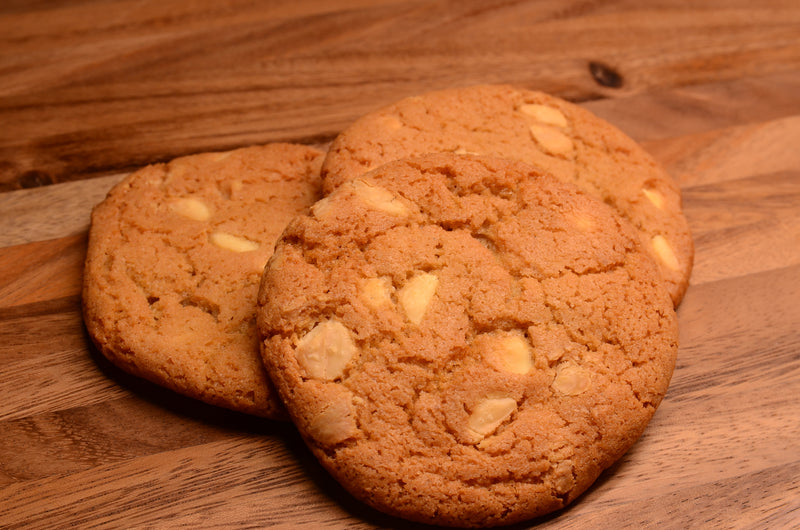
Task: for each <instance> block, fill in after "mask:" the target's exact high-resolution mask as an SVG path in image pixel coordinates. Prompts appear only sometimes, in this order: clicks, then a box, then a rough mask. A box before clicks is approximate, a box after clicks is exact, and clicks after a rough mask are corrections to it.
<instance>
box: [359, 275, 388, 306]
mask: <svg viewBox="0 0 800 530" xmlns="http://www.w3.org/2000/svg"><path fill="white" fill-rule="evenodd" d="M391 292H392V284H391V282H389V279H388V278H367V279H365V280H363V281H362V282H361V291H360V294H361V299H362V300H364V302H366V304H367V305H368V306H370V307H371V308H373V309H378V308H379V307H384V306H387V305H389V304H391V303H392V295H391Z"/></svg>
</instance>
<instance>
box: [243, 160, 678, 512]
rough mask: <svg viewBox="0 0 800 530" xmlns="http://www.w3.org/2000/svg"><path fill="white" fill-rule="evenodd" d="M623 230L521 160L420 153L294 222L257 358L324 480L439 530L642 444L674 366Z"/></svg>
mask: <svg viewBox="0 0 800 530" xmlns="http://www.w3.org/2000/svg"><path fill="white" fill-rule="evenodd" d="M640 245H641V244H640V242H639V240H638V237H637V235H636V233H635V232H634V230H633V228H632V227H631V226H630V225H629V224H628V223H627V222H626V221H625V220H624V219H622V218H621V217H620V216H619V215H617V214H616V213H615V212H614V211H613V210H612V209H611V208H609V207H608V206H606V205H604V204H602V203H600V202H599V201H596V200H594V199H592V198H591V197H589V196H587V195H585V194H583V193H582V192H580V191H578V190H577V188H574V187H572V186H570V185H567V184H564V183H561V182H559V181H557V180H556V179H554V178H552V177H550V176H547V175H543V174H541V173H540V172H539V171H538V170H536V169H534V168H533V167H531V166H528V165H525V164H523V163H520V162H512V161H508V160H503V159H498V158H488V157H471V156H457V155H452V154H437V155H429V156H426V157H422V158H418V159H407V160H402V161H395V162H391V163H389V164H386V165H384V166H382V167H380V168H378V169H376V170H374V171H372V172H370V173H367V174H365V175H363V176H362V177H360V178H358V179H354V180H350V181H348V182H345V183H343V184H342V185H340V186H339V187H338V188H337V189H336V190H335V191H334V192H332V193H331V194H330V195H328V196H327V197H326V198H324V199H322V200H321V201H320V202H318V203H316V204H315V205H314V206H313V207H312V208H311V210H310V211H309V212H308V213H307V214H306V215H302V216H299V217H298V218H296V219H294V220H293V221H292V222H291V223H290V224H289V226H288V227H287V230H286V231H285V232H284V235H283V236H282V238H281V239H280V240H279V242H278V244H277V246H276V252H275V254H274V255H273V257H272V258H271V259H270V262H269V263H268V265H267V268H266V269H265V272H264V276H263V278H262V284H261V289H260V292H259V302H258V303H259V309H258V319H259V328H260V331H261V333H262V336H263V337H264V343H263V348H262V355H263V357H264V362H265V365H266V366H267V369H268V371H269V373H270V375H271V376H272V379H273V381H274V383H275V385H276V388H277V389H278V392H279V394H280V395H281V397H282V398H283V400H284V403H285V404H286V407H287V410H288V411H289V414H290V416H291V418H292V419H293V421H294V422H295V424H296V425H297V427H298V429H299V430H300V432H301V433H302V435H303V437H304V439H305V441H306V443H307V444H308V446H309V447H310V448H311V450H312V452H313V453H314V454H315V455H316V457H317V458H318V459H319V460H320V462H321V463H322V464H323V466H324V467H325V468H326V469H328V470H329V471H330V472H331V473H332V475H333V476H334V477H335V478H336V479H337V480H338V481H339V482H340V483H342V484H343V485H344V486H345V487H346V488H347V489H348V490H349V491H350V492H351V493H352V494H353V495H354V496H356V497H357V498H359V499H361V500H363V501H364V502H366V503H368V504H370V505H372V506H373V507H375V508H377V509H379V510H382V511H384V512H387V513H390V514H393V515H397V516H400V517H404V518H407V519H411V520H414V521H419V522H425V523H432V524H439V525H450V526H494V525H501V524H510V523H513V522H516V521H521V520H524V519H528V518H531V517H535V516H538V515H542V514H545V513H548V512H550V511H553V510H556V509H559V508H561V507H563V506H565V505H566V504H568V503H570V502H572V501H573V500H574V499H575V498H576V497H577V496H578V495H580V493H581V492H583V491H585V490H586V488H588V487H589V485H591V484H592V482H593V481H594V480H595V479H596V478H597V476H598V475H599V474H600V473H601V472H602V470H604V469H605V468H607V467H608V466H610V465H611V464H612V463H613V462H614V461H615V460H617V459H618V458H619V457H620V456H621V455H622V454H623V453H624V452H625V451H626V450H627V449H628V448H629V447H630V446H631V445H632V444H633V443H634V442H635V441H636V439H637V438H638V437H639V436H640V435H641V433H642V432H643V430H644V428H645V426H646V425H647V423H648V421H649V419H650V418H651V416H652V414H653V413H654V411H655V409H656V407H657V406H658V404H659V403H660V401H661V399H662V397H663V395H664V393H665V392H666V389H667V386H668V384H669V380H670V377H671V374H672V370H673V368H674V363H675V355H676V351H677V320H676V316H675V312H674V310H673V307H672V302H671V299H670V297H669V294H668V293H667V291H666V289H665V287H664V285H663V282H661V280H660V279H659V277H658V272H657V270H656V269H655V266H654V264H653V263H652V261H651V260H650V259H649V258H648V257H647V256H646V255H645V253H644V252H643V251H642V250H641V246H640Z"/></svg>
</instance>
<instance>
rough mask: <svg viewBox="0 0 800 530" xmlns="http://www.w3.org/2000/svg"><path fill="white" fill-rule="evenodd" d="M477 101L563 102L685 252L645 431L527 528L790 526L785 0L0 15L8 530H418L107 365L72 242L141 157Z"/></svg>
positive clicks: (1, 458) (315, 133)
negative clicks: (617, 138) (685, 233)
mask: <svg viewBox="0 0 800 530" xmlns="http://www.w3.org/2000/svg"><path fill="white" fill-rule="evenodd" d="M476 82H511V83H516V84H520V85H522V86H526V87H529V88H535V89H544V90H547V91H550V92H552V93H554V94H557V95H560V96H563V97H566V98H569V99H571V100H574V101H578V102H580V103H581V104H582V105H584V106H585V107H587V108H589V109H590V110H592V111H594V112H596V113H597V114H599V115H600V116H602V117H604V118H606V119H608V120H610V121H611V122H612V123H614V124H616V125H617V126H619V127H620V128H622V129H623V130H625V131H626V132H628V133H629V134H630V135H631V136H633V137H634V138H635V139H636V140H638V141H640V142H642V144H643V145H644V147H645V148H646V149H647V150H648V151H650V152H651V153H652V154H653V155H654V156H655V157H656V158H657V159H658V160H660V161H661V162H662V163H663V164H664V165H665V166H666V167H667V168H668V169H669V171H670V172H671V174H672V175H673V176H674V177H675V178H676V179H677V180H678V182H679V183H680V185H681V187H682V189H683V193H684V205H685V211H686V215H687V217H688V219H689V223H690V226H691V228H692V232H693V235H694V237H695V242H696V265H695V270H694V273H693V276H692V282H691V287H690V288H689V291H688V293H687V296H686V299H685V301H684V302H683V304H682V306H681V307H680V309H679V312H678V313H679V320H680V326H681V348H680V353H679V360H678V366H677V369H676V371H675V375H674V377H673V381H672V386H671V387H670V391H669V393H668V395H667V397H666V399H665V401H664V402H663V404H662V406H661V408H660V409H659V410H658V412H657V413H656V415H655V417H654V419H653V421H652V423H651V424H650V426H649V428H648V430H647V431H646V433H645V435H644V437H643V438H642V439H641V440H640V442H639V443H638V444H637V445H636V446H634V448H633V449H632V450H631V451H630V452H629V453H628V454H627V455H626V456H625V457H624V458H623V459H622V460H621V461H620V462H619V463H618V464H617V465H615V466H614V467H613V468H612V469H610V470H609V471H608V472H606V473H605V474H604V475H603V476H602V477H601V479H600V480H599V481H598V482H597V484H596V485H595V486H594V487H593V488H592V489H591V490H590V491H589V492H587V494H586V495H585V496H583V497H582V498H581V499H580V500H579V501H578V502H577V503H576V504H574V505H573V506H571V507H570V508H568V509H567V510H564V511H563V512H561V513H558V514H555V515H554V516H551V517H548V518H546V519H544V520H540V521H531V522H530V523H529V524H525V525H520V527H522V528H527V527H529V526H537V527H541V528H622V527H631V528H640V527H642V526H650V527H658V528H699V527H703V528H707V527H714V528H717V527H722V528H729V527H739V528H791V527H793V528H800V398H798V396H800V4H798V3H797V2H795V1H788V0H787V1H783V2H776V1H771V0H762V1H760V2H756V3H754V2H752V1H750V0H747V1H721V0H720V1H717V2H715V1H704V2H668V1H662V2H639V1H620V2H602V3H597V2H580V1H567V2H562V1H555V0H553V1H550V0H545V1H540V2H521V3H512V2H508V3H499V2H495V3H489V2H484V3H481V2H442V1H434V2H426V1H399V0H396V1H392V0H383V1H369V2H368V1H353V2H343V1H339V2H325V1H321V0H294V1H292V2H265V3H257V2H246V1H243V0H232V1H228V2H220V1H218V0H215V1H210V0H209V1H203V2H196V1H191V2H190V1H188V0H182V1H169V0H159V1H151V2H148V1H133V0H127V1H119V2H111V1H85V2H77V1H76V2H70V3H63V2H62V3H57V2H50V1H47V0H35V1H26V0H7V1H5V2H2V3H0V124H1V125H0V190H2V193H0V527H3V528H9V527H10V528H14V527H26V528H28V527H30V528H46V527H69V526H71V525H77V526H78V527H80V528H84V527H93V526H100V527H125V528H128V527H162V528H163V527H176V526H188V527H215V526H216V527H254V526H270V525H273V526H277V527H282V528H295V527H308V528H320V527H328V528H375V527H399V528H411V527H412V525H407V524H405V523H403V522H402V521H398V520H395V519H392V518H389V517H386V516H384V515H381V514H379V513H376V512H375V511H373V510H371V509H369V508H366V507H365V506H363V505H361V504H360V503H358V502H356V501H354V500H352V499H351V498H350V497H349V496H348V495H347V494H346V493H344V492H343V491H342V490H341V488H339V487H338V486H337V485H336V484H335V483H334V482H333V481H332V480H331V479H330V478H329V477H328V476H327V475H326V474H325V472H324V471H323V470H322V469H321V468H320V467H319V466H318V464H317V463H316V462H315V461H314V459H313V458H312V457H311V456H310V454H309V453H308V451H307V450H306V449H305V448H304V447H303V445H302V442H301V440H300V438H299V437H298V435H297V434H296V433H295V431H294V430H293V428H292V427H291V426H290V425H288V424H283V423H275V422H269V421H265V420H259V419H255V418H250V417H246V416H242V415H237V414H233V413H229V412H226V411H223V410H219V409H214V408H212V407H208V406H204V405H201V404H198V403H196V402H192V401H190V400H187V399H184V398H181V397H179V396H176V395H173V394H171V393H170V392H167V391H165V390H162V389H160V388H158V387H155V386H153V385H150V384H147V383H144V382H142V381H140V380H137V379H135V378H132V377H130V376H127V375H125V374H124V373H122V372H120V371H119V370H117V369H116V368H115V367H113V366H111V365H109V364H108V363H107V362H105V361H104V360H103V359H102V358H101V357H100V356H99V355H98V354H97V352H96V351H94V350H93V349H92V348H91V347H90V346H89V342H88V341H87V338H86V335H85V331H84V328H83V325H82V322H81V317H80V297H79V287H80V281H81V272H82V261H83V258H84V255H85V250H86V228H87V224H88V216H89V211H90V209H91V207H92V206H93V205H94V204H95V203H97V202H98V201H100V200H101V199H102V197H103V196H104V194H105V193H106V191H107V190H108V189H109V188H110V187H111V186H112V185H113V184H114V183H115V182H117V181H118V180H119V179H120V178H121V175H122V174H124V173H125V172H127V171H130V170H131V169H134V168H136V167H139V166H141V165H143V164H146V163H148V162H152V161H158V160H166V159H169V158H172V157H174V156H177V155H181V154H187V153H194V152H200V151H206V150H216V149H226V148H231V147H235V146H243V145H248V144H252V143H261V142H267V141H272V140H290V141H300V142H307V143H318V144H324V143H325V142H326V141H328V140H330V139H331V138H332V137H334V136H335V134H336V133H337V131H339V130H341V128H342V127H344V126H346V125H347V124H348V123H349V122H351V121H352V120H353V119H355V118H356V117H357V116H358V115H360V114H361V113H363V112H365V111H367V110H370V109H373V108H376V107H378V106H380V105H383V104H385V103H388V102H391V101H393V100H395V99H397V98H399V97H402V96H406V95H411V94H414V93H418V92H421V91H425V90H429V89H433V88H441V87H446V86H458V85H467V84H472V83H476ZM53 183H55V184H53ZM46 184H52V185H46Z"/></svg>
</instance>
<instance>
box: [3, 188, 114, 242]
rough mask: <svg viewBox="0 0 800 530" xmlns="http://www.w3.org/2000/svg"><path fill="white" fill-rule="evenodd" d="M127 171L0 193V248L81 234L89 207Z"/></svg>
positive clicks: (86, 227) (87, 225) (84, 227)
mask: <svg viewBox="0 0 800 530" xmlns="http://www.w3.org/2000/svg"><path fill="white" fill-rule="evenodd" d="M126 175H127V173H120V174H116V175H109V176H106V177H97V178H93V179H89V180H81V181H77V182H67V183H64V184H54V185H52V186H44V187H38V188H33V189H29V190H18V191H12V192H6V193H2V194H0V226H2V227H3V228H4V230H3V233H2V234H0V248H3V247H10V246H12V245H22V244H24V243H32V242H35V241H44V240H47V239H56V238H60V237H65V236H71V235H75V234H80V233H81V232H85V231H87V230H88V229H89V216H90V215H91V213H92V208H94V206H95V205H96V204H98V203H99V202H100V201H102V200H103V199H104V198H105V196H106V193H108V190H110V189H111V188H112V187H113V186H114V185H115V184H116V183H118V182H119V181H120V180H122V179H123V178H124V177H125V176H126Z"/></svg>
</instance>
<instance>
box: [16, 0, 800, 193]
mask: <svg viewBox="0 0 800 530" xmlns="http://www.w3.org/2000/svg"><path fill="white" fill-rule="evenodd" d="M158 5H159V6H160V7H158V8H157V9H156V15H155V16H153V15H150V14H148V9H146V8H131V9H128V10H125V9H120V10H119V11H115V14H114V16H113V17H111V18H110V19H109V16H108V13H106V12H104V10H103V9H90V8H88V7H84V6H78V7H77V8H75V9H74V10H69V9H68V8H62V7H58V8H53V7H49V8H41V9H38V10H36V11H35V15H34V14H32V13H26V12H24V11H23V12H19V11H18V12H16V13H12V14H11V15H13V16H7V17H5V23H4V25H3V27H2V28H0V35H10V36H9V37H5V38H4V39H0V44H2V45H0V50H5V52H4V53H2V54H0V69H2V70H3V71H4V81H5V82H4V86H5V87H6V88H5V90H4V92H2V93H0V120H2V121H3V122H4V123H6V124H11V125H10V126H6V127H4V128H3V129H2V130H0V160H3V163H2V164H0V189H14V188H19V187H33V186H39V185H42V184H47V183H54V182H62V181H64V180H67V179H76V178H77V179H79V178H86V177H88V176H97V175H100V174H108V173H110V172H121V171H129V170H131V169H133V168H135V167H139V166H142V165H144V164H146V163H150V162H153V161H163V160H168V159H171V158H174V157H175V156H179V155H183V154H189V153H195V152H200V151H210V150H219V149H226V148H231V147H236V146H243V145H250V144H255V143H266V142H269V141H275V140H283V141H301V142H310V141H320V140H326V139H330V138H331V137H333V136H334V135H335V134H336V133H337V132H338V131H340V130H341V129H342V128H343V127H344V126H346V125H347V124H348V123H350V122H351V121H353V120H354V119H355V118H356V117H358V116H360V115H361V114H363V113H364V112H367V111H369V110H372V109H374V108H376V107H378V106H381V105H384V104H387V103H389V102H391V101H394V100H396V99H398V98H400V97H403V96H407V95H410V94H416V93H419V92H423V91H426V90H431V89H435V88H443V87H449V86H455V85H465V84H474V83H478V82H511V83H516V84H520V85H522V86H527V87H531V88H538V89H543V90H546V91H548V92H552V93H554V94H557V95H561V96H564V97H567V98H569V99H572V100H576V101H585V100H589V99H597V98H599V97H620V96H629V95H632V94H638V93H642V92H644V91H647V90H648V89H650V88H653V87H662V88H670V87H680V86H687V85H694V84H699V83H707V82H712V81H720V80H732V79H741V78H744V77H747V78H752V77H758V76H765V75H770V74H780V73H783V72H790V71H797V70H798V69H800V41H798V39H797V38H796V36H797V34H798V31H800V7H798V6H797V4H796V3H795V2H788V1H767V2H759V3H757V4H752V3H747V2H745V1H744V0H738V1H737V2H721V1H707V2H703V3H702V4H697V5H695V4H692V6H688V5H684V6H683V8H682V9H675V8H674V7H673V6H671V5H670V4H669V3H665V4H663V5H659V4H653V5H649V4H648V5H641V4H640V3H634V2H619V3H613V4H608V3H585V2H580V1H579V0H570V1H568V2H562V1H560V0H559V1H556V0H547V1H543V2H534V3H525V2H523V3H506V4H499V5H494V6H488V5H481V4H475V3H471V2H467V3H457V4H453V3H451V2H445V1H444V0H439V1H437V2H405V3H402V2H386V3H381V4H378V5H371V4H370V5H366V4H364V3H359V4H355V5H352V4H341V5H338V6H334V7H330V4H328V6H329V7H323V6H325V5H326V3H325V2H304V3H302V4H301V5H300V7H298V8H293V7H291V4H281V5H280V6H279V7H275V8H274V9H267V10H263V11H262V9H261V8H260V7H259V5H258V4H244V5H238V6H236V7H235V8H231V9H220V8H219V7H217V5H216V3H211V2H206V3H203V4H199V5H198V6H197V8H196V9H195V10H193V11H192V14H191V15H190V16H188V17H186V16H184V14H185V13H186V12H187V6H189V5H192V6H194V3H188V2H179V1H174V2H163V3H158ZM65 9H66V10H67V15H69V16H65V12H64V10H65ZM89 13H91V14H89ZM321 13H324V14H325V16H320V14H321ZM34 16H36V20H37V25H39V24H41V25H42V27H47V28H51V30H52V31H51V32H49V33H39V32H38V31H36V30H34V31H33V32H31V30H21V29H17V30H14V28H15V27H18V26H21V27H23V28H28V27H30V23H27V24H26V21H29V20H30V19H32V18H33V17H34ZM26 17H27V18H26ZM56 19H60V20H63V22H62V23H61V24H56V23H55V22H54V21H55V20H56ZM187 19H188V20H187ZM92 23H94V24H92ZM87 25H89V26H91V27H98V28H101V31H99V32H98V33H97V34H96V35H95V34H94V32H86V31H85V30H83V29H82V28H85V27H86V26H87ZM141 27H148V28H150V31H148V32H142V31H140V28H141ZM619 27H625V28H626V31H624V32H621V31H617V29H616V28H619ZM676 35H680V36H681V38H675V36H676ZM100 42H102V44H103V45H102V46H98V45H97V44H98V43H100ZM564 42H569V43H570V46H569V47H564V46H563V43H564ZM366 43H369V44H368V45H367V44H366ZM53 50H56V51H57V53H54V52H53ZM700 65H702V68H699V67H698V66H700Z"/></svg>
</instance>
